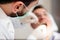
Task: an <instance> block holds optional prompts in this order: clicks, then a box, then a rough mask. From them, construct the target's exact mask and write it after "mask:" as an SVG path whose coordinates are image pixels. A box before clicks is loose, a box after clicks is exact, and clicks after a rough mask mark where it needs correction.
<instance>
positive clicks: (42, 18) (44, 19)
mask: <svg viewBox="0 0 60 40" xmlns="http://www.w3.org/2000/svg"><path fill="white" fill-rule="evenodd" d="M33 13H34V14H35V15H36V16H37V17H38V20H39V21H38V22H37V23H36V24H33V23H32V24H31V25H32V28H33V29H35V28H37V27H38V26H39V25H40V24H42V23H46V25H47V26H50V25H51V21H50V19H49V17H48V15H47V14H46V10H45V9H44V8H38V9H36V10H34V12H33Z"/></svg>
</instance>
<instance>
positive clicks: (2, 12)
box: [0, 0, 37, 40]
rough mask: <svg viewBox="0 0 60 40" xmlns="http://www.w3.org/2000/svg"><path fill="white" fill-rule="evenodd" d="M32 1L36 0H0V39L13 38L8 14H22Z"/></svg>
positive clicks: (11, 15) (12, 27)
mask: <svg viewBox="0 0 60 40" xmlns="http://www.w3.org/2000/svg"><path fill="white" fill-rule="evenodd" d="M33 1H34V2H35V1H37V0H0V39H3V40H7V39H11V40H13V39H14V26H13V24H12V22H11V20H10V18H9V17H8V16H10V17H16V13H18V15H23V14H22V13H24V12H26V7H28V5H29V4H31V3H32V2H33ZM25 5H26V7H25ZM34 5H35V4H34Z"/></svg>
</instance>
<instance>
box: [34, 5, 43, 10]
mask: <svg viewBox="0 0 60 40" xmlns="http://www.w3.org/2000/svg"><path fill="white" fill-rule="evenodd" d="M39 8H44V7H43V6H42V5H37V6H36V7H34V9H33V11H34V10H36V9H39Z"/></svg>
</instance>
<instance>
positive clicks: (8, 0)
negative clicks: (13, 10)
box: [0, 0, 34, 6]
mask: <svg viewBox="0 0 60 40" xmlns="http://www.w3.org/2000/svg"><path fill="white" fill-rule="evenodd" d="M16 1H21V2H23V3H24V4H25V5H26V6H28V5H29V4H30V3H31V2H32V1H34V0H0V4H6V3H11V2H16Z"/></svg>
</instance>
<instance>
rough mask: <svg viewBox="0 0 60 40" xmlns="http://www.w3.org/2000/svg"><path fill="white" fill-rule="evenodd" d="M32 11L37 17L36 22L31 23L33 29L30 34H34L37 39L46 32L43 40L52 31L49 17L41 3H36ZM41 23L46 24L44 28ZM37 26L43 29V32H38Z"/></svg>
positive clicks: (47, 37) (47, 39)
mask: <svg viewBox="0 0 60 40" xmlns="http://www.w3.org/2000/svg"><path fill="white" fill-rule="evenodd" d="M33 13H34V14H35V15H36V16H37V17H38V22H37V23H32V24H31V26H32V28H33V29H35V30H34V31H33V33H32V35H33V36H35V37H36V38H37V39H39V38H41V39H42V38H43V36H44V35H45V34H46V35H47V36H46V37H45V38H44V40H49V39H50V37H51V35H52V33H53V31H52V30H51V28H52V26H51V25H52V22H51V20H50V17H49V16H48V15H47V10H46V9H45V8H44V7H43V6H42V5H38V6H36V7H35V8H34V9H33ZM42 24H44V25H46V28H45V29H44V27H42V26H41V25H42ZM39 28H40V29H43V31H44V32H42V34H41V33H40V31H39V30H40V29H39ZM45 30H46V33H45ZM44 33H45V34H44Z"/></svg>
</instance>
